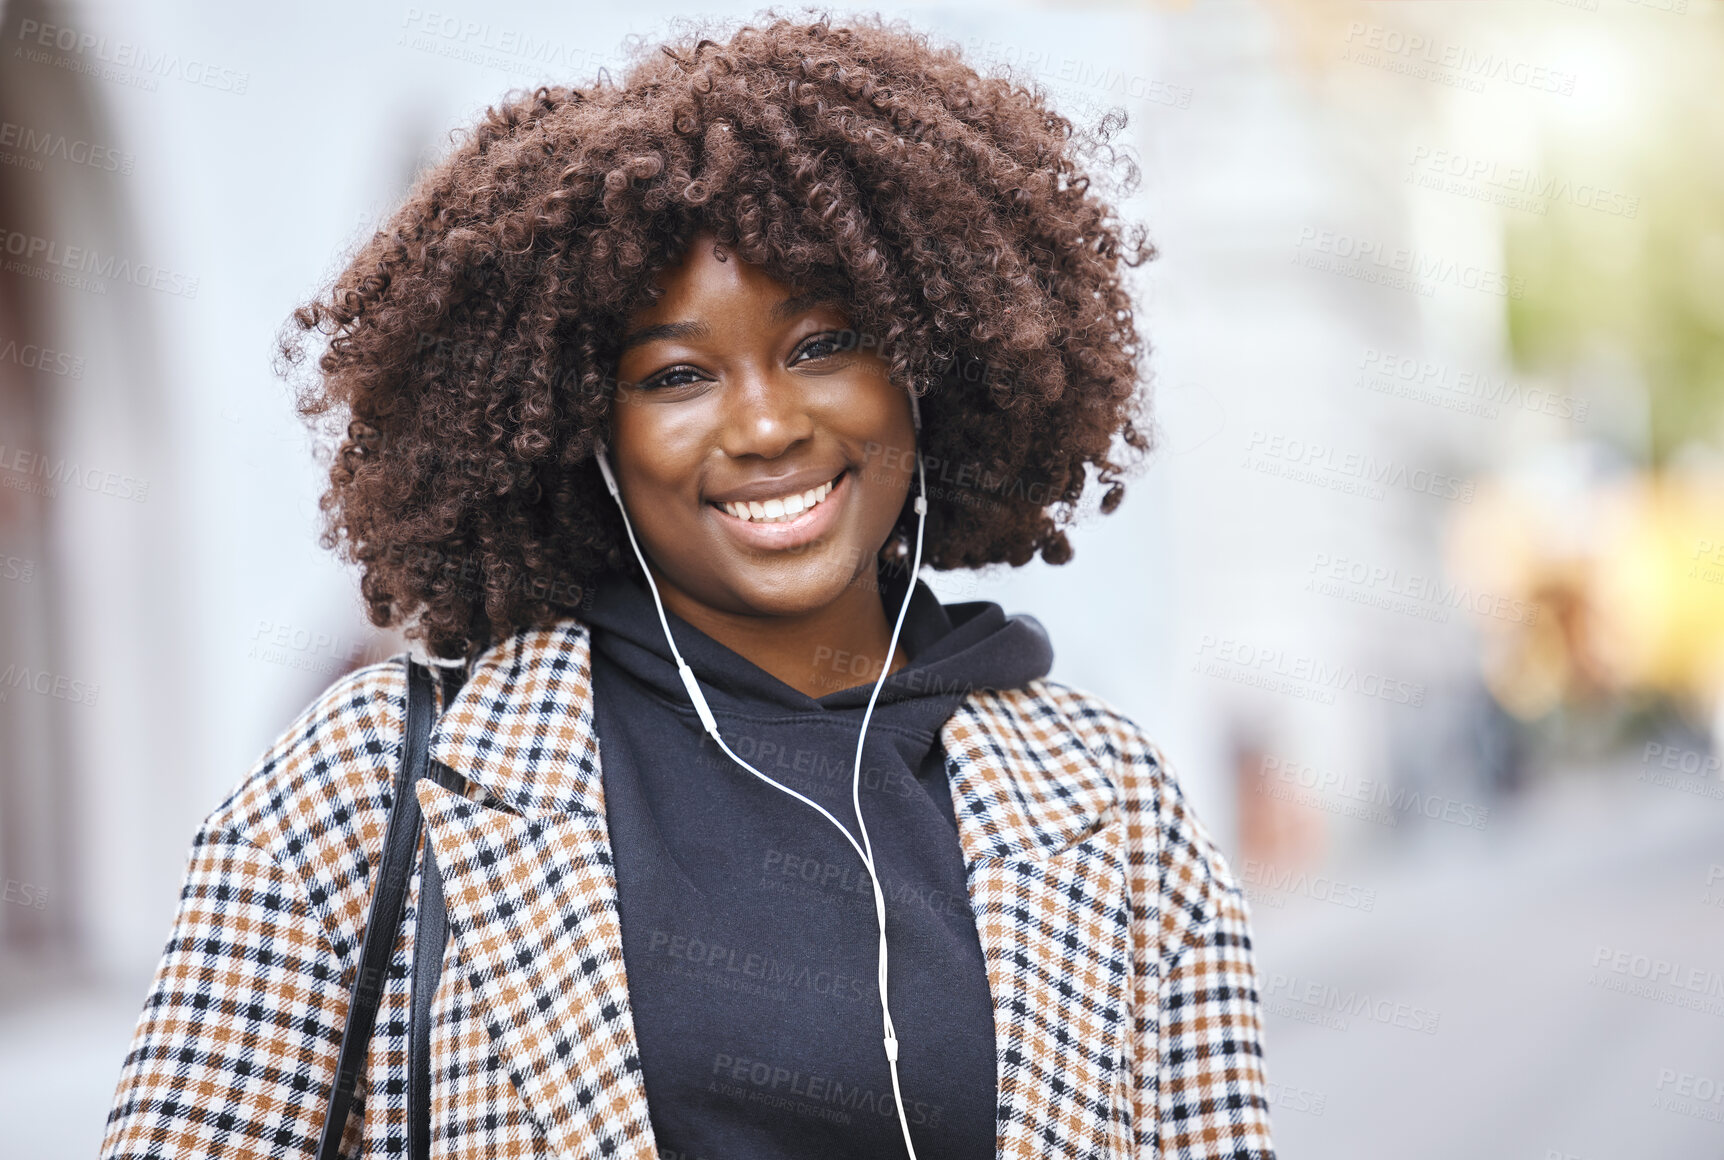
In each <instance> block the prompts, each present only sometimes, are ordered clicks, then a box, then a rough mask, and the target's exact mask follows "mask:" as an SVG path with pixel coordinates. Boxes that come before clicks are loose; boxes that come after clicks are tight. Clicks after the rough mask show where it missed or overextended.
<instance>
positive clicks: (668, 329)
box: [617, 322, 712, 354]
mask: <svg viewBox="0 0 1724 1160" xmlns="http://www.w3.org/2000/svg"><path fill="white" fill-rule="evenodd" d="M711 333H712V331H711V330H710V329H709V328H708V327H707V325H706V323H704V322H660V323H657V324H655V325H653V326H643V327H641V328H640V329H639V330H637V331H635V332H634V333H632V334H630V335H629V336H628V337H627V338H624V339H623V344H622V345H621V346H620V347H618V348H617V353H618V354H622V353H623V351H625V350H628V349H629V348H630V347H636V346H639V345H640V344H641V343H643V342H657V341H659V340H660V339H661V338H705V337H706V336H707V335H709V334H711Z"/></svg>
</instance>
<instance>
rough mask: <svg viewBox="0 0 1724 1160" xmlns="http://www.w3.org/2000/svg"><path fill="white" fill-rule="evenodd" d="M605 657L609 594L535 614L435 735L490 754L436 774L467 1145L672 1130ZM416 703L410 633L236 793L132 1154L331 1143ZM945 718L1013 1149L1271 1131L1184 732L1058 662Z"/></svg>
mask: <svg viewBox="0 0 1724 1160" xmlns="http://www.w3.org/2000/svg"><path fill="white" fill-rule="evenodd" d="M590 677H591V670H590V668H589V653H588V635H587V629H586V627H585V626H584V625H583V624H582V623H581V622H580V621H578V620H574V619H570V620H565V621H563V622H561V623H559V624H558V625H556V626H553V627H549V628H541V629H533V630H527V631H523V632H519V633H517V634H515V635H514V636H512V637H510V638H509V639H508V640H506V641H503V642H502V643H500V644H498V645H495V646H493V647H492V648H491V649H490V650H488V651H487V652H486V653H484V654H483V655H482V656H481V657H480V658H479V660H478V662H477V663H476V664H475V666H474V668H473V671H472V673H471V675H470V677H469V679H468V681H467V683H466V684H465V686H463V688H462V689H461V691H460V693H459V694H458V695H457V696H456V697H455V698H454V700H453V702H452V703H451V704H450V705H448V706H447V707H446V710H445V711H444V712H443V713H442V715H441V716H440V717H439V719H438V722H437V725H436V728H435V731H434V732H433V734H432V738H431V756H432V758H433V759H434V760H437V761H441V762H443V763H445V764H446V765H448V766H449V767H450V768H452V769H453V770H455V771H456V772H457V773H459V774H460V775H461V776H462V778H463V779H464V783H465V790H464V792H463V793H452V792H450V791H448V790H445V789H443V788H442V787H440V786H437V785H434V784H433V783H431V782H430V781H429V780H427V781H423V782H421V783H420V786H419V789H418V794H419V800H420V802H421V805H422V806H423V809H424V812H425V818H426V828H427V832H428V833H429V835H430V839H431V841H432V842H433V843H434V844H435V848H436V854H437V861H438V864H439V866H440V867H441V868H442V871H443V874H444V880H445V886H444V891H445V894H446V897H447V907H448V917H449V925H450V940H449V944H448V948H447V950H446V953H445V957H444V967H443V977H442V983H441V986H440V987H439V989H438V991H437V994H436V999H435V1004H434V1010H433V1034H432V1056H431V1060H432V1063H431V1066H432V1088H433V1090H432V1133H433V1142H432V1149H433V1155H436V1156H440V1157H446V1158H450V1160H476V1158H479V1157H534V1158H540V1157H545V1158H548V1157H551V1156H558V1157H590V1156H615V1157H627V1158H631V1160H654V1158H655V1157H656V1156H657V1151H656V1148H655V1145H654V1140H653V1131H652V1126H651V1123H650V1121H649V1119H648V1116H647V1104H646V1095H645V1088H644V1085H643V1083H642V1079H641V1066H640V1060H639V1058H638V1056H637V1054H636V1045H635V1040H634V1031H633V1025H632V1022H631V1017H630V1009H629V994H628V987H627V981H626V979H625V977H624V973H623V949H622V935H621V927H620V925H619V920H618V910H617V886H616V877H615V873H614V870H613V866H612V860H611V855H610V848H609V842H608V837H607V832H606V825H605V803H604V793H603V785H602V782H601V780H600V776H599V753H598V743H597V740H596V738H595V736H594V731H593V713H592V693H591V682H590ZM405 703H406V678H405V671H404V668H403V666H402V665H401V663H400V661H399V659H397V660H396V661H393V662H388V663H382V664H375V665H371V666H369V667H366V668H363V669H360V670H358V671H356V672H353V673H350V674H348V675H346V676H345V677H343V678H342V679H340V680H339V681H337V682H336V683H335V684H333V685H332V686H331V687H330V688H329V689H328V690H327V691H326V692H325V693H324V694H323V695H322V696H321V697H320V698H319V699H318V700H317V701H316V702H315V703H314V704H312V705H311V706H310V707H309V708H308V709H307V710H306V711H305V712H304V713H303V714H301V715H300V717H299V718H298V719H297V720H296V721H294V723H293V724H292V725H291V726H290V727H289V728H288V730H287V731H286V733H284V734H283V735H282V737H281V738H280V739H279V740H278V741H277V742H276V743H275V745H274V746H272V747H271V748H270V749H269V750H268V752H266V753H265V754H264V755H263V756H262V757H261V758H260V759H259V761H258V763H257V764H256V766H255V767H254V768H253V769H252V770H251V772H250V774H249V775H248V776H247V777H246V778H245V780H244V781H243V782H242V783H241V784H240V786H239V787H238V789H236V790H235V792H234V793H233V795H232V796H231V797H229V798H228V800H227V801H226V802H224V803H223V804H222V805H221V806H220V807H218V808H217V809H216V811H215V812H214V813H212V814H211V815H210V816H209V818H208V819H207V820H206V821H205V823H204V826H203V828H202V829H201V830H200V831H199V832H198V834H197V837H196V840H195V842H194V845H193V848H192V852H191V859H190V864H189V866H188V868H187V870H186V874H185V879H184V883H183V886H182V889H181V892H180V903H179V911H178V915H177V917H176V919H175V921H174V926H173V929H172V932H171V934H170V936H169V939H168V943H167V948H166V951H165V952H164V954H163V956H162V959H161V962H160V965H159V967H158V968H157V971H156V976H155V981H154V983H153V985H152V987H151V989H150V992H149V996H148V998H147V1000H146V1002H145V1005H144V1009H143V1012H142V1015H141V1016H140V1017H139V1020H138V1024H137V1030H136V1033H135V1036H134V1038H133V1041H132V1046H131V1050H130V1052H129V1053H128V1055H127V1056H126V1060H125V1064H124V1068H123V1071H122V1073H121V1076H120V1082H119V1087H118V1090H117V1092H116V1094H115V1099H114V1104H113V1108H112V1111H111V1112H110V1114H109V1119H108V1125H107V1134H106V1139H105V1141H104V1143H103V1147H102V1155H103V1156H104V1157H108V1158H112V1160H119V1158H121V1157H128V1158H130V1157H137V1158H143V1157H174V1158H181V1157H185V1158H191V1157H196V1158H198V1160H203V1158H207V1157H231V1156H248V1157H249V1156H265V1155H267V1156H274V1157H301V1156H311V1155H313V1154H314V1152H315V1150H316V1143H317V1137H318V1132H319V1129H320V1126H321V1117H322V1115H323V1109H324V1101H325V1098H326V1092H327V1089H328V1085H329V1082H330V1079H331V1077H332V1075H333V1073H334V1070H335V1064H336V1055H337V1048H338V1040H339V1037H340V1034H341V1030H342V1025H343V1020H344V1018H345V1016H346V1011H347V1000H348V994H349V990H350V988H351V985H352V983H353V972H354V970H355V969H356V968H355V963H356V960H357V959H358V955H359V947H360V941H361V939H362V937H363V934H364V930H363V928H364V922H365V916H366V907H367V904H368V901H369V898H370V894H371V887H372V882H371V876H372V869H373V867H374V866H376V865H377V863H378V860H379V858H380V857H381V850H382V845H383V834H384V828H385V825H386V822H387V818H388V811H389V807H390V797H391V791H392V786H391V778H392V777H393V775H394V772H395V769H396V766H397V764H398V760H399V754H400V744H401V736H402V727H403V720H404V716H405ZM941 739H942V740H943V742H944V744H945V748H946V752H947V754H948V758H947V766H948V772H949V776H950V781H951V786H952V796H953V803H954V806H955V808H956V813H957V817H958V822H959V838H960V843H961V846H962V850H963V856H964V861H965V866H966V875H967V879H968V885H969V892H970V901H971V903H972V906H973V908H974V911H975V915H976V925H977V929H978V932H979V934H980V937H981V945H982V950H983V952H984V955H985V958H986V962H987V969H988V983H989V989H990V991H991V992H992V995H993V1001H994V1033H995V1043H996V1049H997V1057H998V1064H997V1083H998V1103H999V1114H998V1149H997V1156H998V1158H999V1160H1018V1158H1025V1157H1057V1158H1061V1160H1102V1158H1110V1160H1126V1158H1128V1157H1131V1158H1147V1157H1155V1158H1162V1157H1166V1158H1175V1157H1178V1158H1197V1157H1216V1158H1220V1157H1227V1158H1229V1160H1271V1158H1272V1157H1273V1156H1274V1150H1273V1146H1272V1144H1271V1142H1270V1129H1269V1119H1268V1106H1267V1103H1266V1100H1265V1079H1264V1071H1263V1061H1262V1053H1261V1049H1260V1046H1259V1044H1260V1025H1259V1013H1258V984H1257V976H1256V972H1255V967H1254V964H1253V959H1252V952H1251V938H1250V930H1249V917H1248V912H1247V909H1246V904H1245V900H1244V898H1243V896H1242V893H1241V891H1240V888H1239V886H1238V885H1237V884H1236V882H1235V880H1234V879H1233V877H1232V875H1231V873H1230V871H1229V869H1228V866H1227V864H1226V862H1225V860H1224V859H1223V858H1222V856H1221V855H1220V853H1219V852H1218V851H1217V850H1216V848H1215V846H1214V844H1213V843H1212V842H1211V840H1210V838H1209V836H1208V834H1207V833H1206V832H1205V830H1204V827H1203V826H1202V824H1201V823H1200V822H1199V821H1198V819H1197V818H1196V817H1195V816H1194V815H1193V814H1192V812H1191V810H1190V808H1189V807H1188V805H1187V803H1186V800H1185V798H1184V796H1183V795H1182V794H1181V792H1180V788H1179V784H1178V782H1177V780H1176V779H1175V777H1174V775H1173V773H1172V771H1171V770H1170V769H1169V767H1168V764H1167V762H1166V760H1165V759H1164V758H1163V757H1162V755H1161V753H1160V752H1159V751H1158V750H1157V749H1156V747H1155V746H1154V745H1153V744H1152V743H1150V742H1149V741H1148V740H1147V739H1145V738H1144V737H1143V736H1142V734H1141V733H1140V732H1139V731H1138V730H1137V728H1136V727H1135V726H1134V725H1133V724H1132V723H1131V722H1130V721H1128V720H1127V719H1126V718H1124V717H1123V716H1121V715H1120V714H1119V713H1118V712H1116V711H1114V710H1113V709H1111V708H1110V707H1109V706H1108V705H1107V704H1106V703H1105V702H1103V701H1102V700H1100V699H1099V698H1096V697H1093V696H1089V695H1087V694H1084V693H1081V692H1078V691H1076V690H1074V689H1071V688H1068V687H1065V686H1063V685H1060V684H1057V683H1055V682H1052V681H1048V680H1038V681H1035V682H1034V683H1032V684H1031V685H1030V686H1028V687H1027V688H1025V689H1021V690H1013V691H1004V692H1001V691H984V692H977V693H974V694H972V695H971V696H970V697H969V698H968V699H967V700H966V701H965V702H964V703H963V704H962V705H961V706H960V707H959V708H958V710H957V711H956V712H955V713H954V715H953V716H952V717H951V718H950V719H949V720H948V722H947V723H946V725H945V726H944V727H943V730H942V733H941ZM415 866H417V862H415ZM411 891H412V893H411V894H410V896H409V902H408V912H407V915H406V921H405V922H404V923H403V927H402V933H401V937H400V939H399V941H398V943H397V945H396V947H395V951H394V959H393V963H392V966H391V969H390V973H389V977H388V980H387V983H386V985H385V987H384V993H383V999H382V1004H381V1006H380V1008H379V1012H378V1019H377V1030H376V1032H375V1034H374V1035H373V1038H372V1040H371V1044H370V1049H369V1054H368V1056H367V1061H366V1076H365V1079H364V1082H363V1083H362V1085H361V1087H360V1096H359V1101H360V1102H359V1104H358V1105H357V1106H356V1109H355V1114H354V1115H353V1116H352V1117H350V1119H349V1123H348V1134H347V1137H346V1139H345V1141H344V1151H345V1153H346V1154H347V1155H350V1156H368V1157H369V1156H401V1155H404V1154H405V1152H406V1134H405V1127H404V1124H405V1117H406V1101H407V1096H406V1077H407V1039H406V1034H407V1024H408V968H409V964H410V962H411V956H412V952H413V948H412V945H411V940H412V933H413V925H414V922H413V920H414V907H415V903H416V899H417V897H418V872H417V869H415V872H414V881H413V882H412V883H411ZM361 1113H362V1115H361Z"/></svg>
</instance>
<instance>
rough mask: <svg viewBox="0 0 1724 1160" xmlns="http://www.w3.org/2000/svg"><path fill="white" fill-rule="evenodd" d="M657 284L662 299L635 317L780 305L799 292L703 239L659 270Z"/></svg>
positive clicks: (657, 317)
mask: <svg viewBox="0 0 1724 1160" xmlns="http://www.w3.org/2000/svg"><path fill="white" fill-rule="evenodd" d="M653 284H654V285H655V286H658V287H659V288H660V289H662V290H663V294H662V295H661V296H660V297H659V300H658V301H657V302H654V303H649V304H647V305H645V306H643V307H642V308H641V309H640V310H637V311H636V312H635V314H634V318H635V319H636V320H639V321H648V322H655V321H660V320H661V319H668V318H672V317H676V316H680V315H685V314H687V313H689V312H690V311H692V310H698V309H699V308H701V307H703V306H713V305H718V304H722V303H725V302H730V301H739V300H741V301H749V302H756V301H765V302H769V303H777V302H779V301H781V300H783V299H785V298H787V297H790V296H791V295H793V294H794V293H795V292H796V288H795V287H793V286H790V285H787V284H785V283H783V282H780V281H778V280H777V279H776V278H774V277H773V276H772V275H771V274H769V273H767V271H766V269H765V267H763V266H755V265H751V264H749V263H747V262H744V261H743V260H742V259H741V258H739V257H738V256H737V255H736V252H735V251H733V250H731V249H729V248H727V247H723V246H715V245H714V244H713V241H712V239H711V238H709V237H706V236H704V235H703V236H701V237H698V238H696V239H695V241H694V242H693V243H692V244H691V245H690V246H689V247H688V250H687V252H685V253H684V254H683V255H682V257H681V258H679V259H678V260H677V261H676V262H675V263H674V264H673V265H670V266H667V267H666V268H665V269H663V270H661V271H659V273H658V274H657V276H655V277H654V278H653Z"/></svg>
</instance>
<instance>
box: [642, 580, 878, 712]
mask: <svg viewBox="0 0 1724 1160" xmlns="http://www.w3.org/2000/svg"><path fill="white" fill-rule="evenodd" d="M653 578H654V580H655V581H656V582H657V584H658V590H659V595H660V597H661V598H662V599H663V600H664V606H665V608H666V609H667V610H669V611H671V612H674V613H676V614H677V615H678V616H680V617H682V618H683V619H684V620H686V621H688V623H690V624H692V625H694V626H695V627H696V628H698V629H700V631H702V632H704V633H706V635H708V636H710V637H711V638H712V639H713V640H716V641H717V642H718V643H720V644H722V645H724V646H725V647H726V648H728V649H730V650H731V651H732V652H734V653H736V654H737V655H739V656H742V657H746V658H747V659H748V660H749V661H750V662H751V663H753V664H755V665H757V666H759V667H760V668H762V669H764V670H765V671H766V672H769V673H771V674H772V675H773V676H775V677H777V678H778V679H779V680H781V681H783V682H784V683H785V684H787V685H789V686H790V687H791V688H793V689H795V690H797V691H798V692H800V693H804V694H806V695H807V696H810V697H815V698H819V697H824V696H826V695H827V694H828V693H836V692H838V691H839V690H840V689H848V688H851V687H853V686H855V685H864V684H873V683H874V682H875V681H877V680H879V679H880V665H881V661H882V659H883V658H884V657H885V656H886V646H887V645H888V644H889V643H891V639H892V624H891V621H889V620H888V619H887V618H886V611H885V609H884V607H883V606H882V604H881V597H880V590H879V588H878V587H877V585H876V584H875V583H873V580H874V577H873V576H863V577H858V578H857V580H856V582H855V583H852V584H848V585H846V586H845V588H844V591H843V592H842V593H841V594H840V595H839V597H838V598H837V599H836V600H833V601H832V602H831V603H830V604H828V605H826V606H825V607H823V608H817V609H814V610H812V611H810V612H805V613H800V614H796V615H790V616H751V615H747V614H744V613H733V612H726V611H724V610H723V609H717V608H711V607H709V606H707V605H704V604H701V603H699V602H698V601H695V600H692V599H690V598H689V597H688V596H687V595H686V594H685V593H683V592H682V591H681V590H679V589H678V588H676V587H675V586H674V585H671V584H667V583H665V580H664V577H663V576H662V575H661V574H660V573H659V572H658V570H657V569H656V568H655V569H654V570H653ZM896 615H897V610H896V609H894V610H893V616H894V617H896ZM909 663H910V658H909V655H908V654H907V653H905V651H904V646H903V645H902V644H899V645H898V647H897V648H896V649H895V650H894V651H893V654H892V662H891V665H890V667H889V669H888V670H887V671H888V672H897V671H898V670H899V669H901V668H903V667H904V666H905V665H907V664H909Z"/></svg>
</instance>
